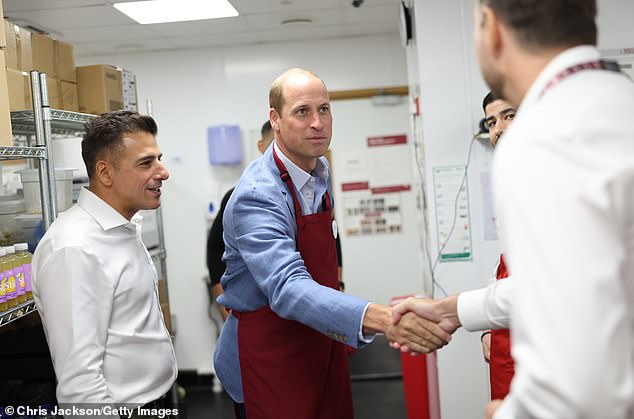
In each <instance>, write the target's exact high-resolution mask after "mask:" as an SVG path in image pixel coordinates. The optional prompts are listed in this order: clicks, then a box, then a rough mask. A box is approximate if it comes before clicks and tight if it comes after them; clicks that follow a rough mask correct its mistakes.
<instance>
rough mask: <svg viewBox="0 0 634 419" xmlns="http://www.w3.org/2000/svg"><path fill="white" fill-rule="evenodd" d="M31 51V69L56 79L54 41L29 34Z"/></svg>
mask: <svg viewBox="0 0 634 419" xmlns="http://www.w3.org/2000/svg"><path fill="white" fill-rule="evenodd" d="M31 49H32V51H33V68H32V69H31V70H33V69H35V70H37V71H39V72H41V73H46V75H47V76H48V77H53V78H55V79H57V78H58V77H59V75H58V72H57V59H56V57H55V49H56V48H55V40H53V38H50V37H48V36H46V35H42V34H39V33H33V34H31Z"/></svg>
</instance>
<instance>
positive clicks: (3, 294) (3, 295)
mask: <svg viewBox="0 0 634 419" xmlns="http://www.w3.org/2000/svg"><path fill="white" fill-rule="evenodd" d="M6 254H7V253H6V252H5V251H4V249H3V248H1V247H0V313H1V312H3V311H7V310H8V309H9V305H8V304H7V288H9V284H8V279H5V278H6V276H5V272H4V270H3V269H2V268H3V266H2V260H1V259H2V258H4V256H5V255H6Z"/></svg>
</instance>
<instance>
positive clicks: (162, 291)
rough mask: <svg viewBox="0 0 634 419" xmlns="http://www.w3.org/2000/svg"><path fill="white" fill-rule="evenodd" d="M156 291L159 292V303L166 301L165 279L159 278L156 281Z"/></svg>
mask: <svg viewBox="0 0 634 419" xmlns="http://www.w3.org/2000/svg"><path fill="white" fill-rule="evenodd" d="M158 293H159V301H160V302H161V303H167V301H168V299H167V281H166V280H164V279H159V281H158Z"/></svg>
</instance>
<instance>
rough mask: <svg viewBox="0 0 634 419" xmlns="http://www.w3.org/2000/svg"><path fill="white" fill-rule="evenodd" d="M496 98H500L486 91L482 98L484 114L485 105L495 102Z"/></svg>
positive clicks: (485, 111)
mask: <svg viewBox="0 0 634 419" xmlns="http://www.w3.org/2000/svg"><path fill="white" fill-rule="evenodd" d="M496 100H502V99H501V98H499V97H497V95H496V94H495V93H493V92H489V93H487V95H486V96H485V97H484V100H482V110H483V111H484V113H485V114H486V113H487V106H489V104H490V103H492V102H495V101H496Z"/></svg>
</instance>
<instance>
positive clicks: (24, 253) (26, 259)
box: [13, 243, 33, 300]
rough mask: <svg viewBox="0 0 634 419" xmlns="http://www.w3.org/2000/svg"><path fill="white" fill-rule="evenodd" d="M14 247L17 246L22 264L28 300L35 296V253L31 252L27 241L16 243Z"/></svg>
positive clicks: (16, 251)
mask: <svg viewBox="0 0 634 419" xmlns="http://www.w3.org/2000/svg"><path fill="white" fill-rule="evenodd" d="M13 247H14V248H15V255H16V256H17V257H18V259H19V260H20V263H21V264H22V271H23V277H24V295H25V296H26V299H27V300H31V299H32V298H33V291H32V288H31V257H32V256H33V255H32V254H31V253H29V245H28V244H27V243H16V244H14V245H13Z"/></svg>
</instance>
